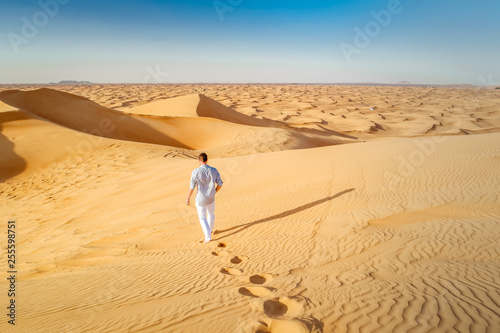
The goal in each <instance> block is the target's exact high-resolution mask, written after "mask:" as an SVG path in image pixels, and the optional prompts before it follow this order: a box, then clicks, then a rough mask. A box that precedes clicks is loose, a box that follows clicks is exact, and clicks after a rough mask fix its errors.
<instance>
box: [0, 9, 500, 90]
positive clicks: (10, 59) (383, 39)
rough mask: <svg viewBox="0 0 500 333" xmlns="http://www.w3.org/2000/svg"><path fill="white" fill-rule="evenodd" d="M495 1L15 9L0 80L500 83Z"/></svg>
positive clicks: (9, 17) (8, 12)
mask: <svg viewBox="0 0 500 333" xmlns="http://www.w3.org/2000/svg"><path fill="white" fill-rule="evenodd" d="M498 9H500V3H498V2H495V1H491V0H490V1H488V0H487V1H483V2H481V3H470V2H467V1H441V2H439V3H435V2H430V1H411V0H402V1H397V0H389V1H367V0H356V1H335V2H332V1H308V2H306V1H275V2H273V3H272V4H269V3H267V2H265V1H261V0H256V1H249V0H216V1H200V0H189V1H182V2H180V1H167V2H164V1H155V0H147V1H141V2H135V1H128V2H118V1H107V2H106V3H101V2H97V1H95V0H91V1H78V0H41V1H27V0H21V1H16V2H15V3H12V4H9V7H8V8H3V12H4V17H5V19H3V20H2V22H0V28H1V30H0V31H1V37H0V40H1V42H0V46H1V48H0V73H1V76H0V83H1V84H47V83H50V82H58V81H61V80H75V81H90V82H93V83H97V84H105V83H111V84H112V83H123V84H133V83H171V84H184V83H185V84H190V83H191V84H210V83H221V84H222V83H226V84H232V83H235V84H236V83H249V84H255V83H262V84H287V83H295V84H335V83H358V84H359V83H380V84H397V83H398V82H401V81H409V82H410V83H411V84H425V85H433V84H440V85H448V84H473V85H492V86H493V85H499V83H498V82H497V81H500V68H499V66H498V63H497V60H496V55H497V54H498V53H499V51H500V45H499V44H498V43H494V42H493V41H494V40H496V32H497V31H499V30H500V23H499V22H498V20H496V13H498Z"/></svg>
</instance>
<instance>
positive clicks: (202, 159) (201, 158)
mask: <svg viewBox="0 0 500 333" xmlns="http://www.w3.org/2000/svg"><path fill="white" fill-rule="evenodd" d="M198 161H200V164H207V162H208V156H207V154H205V153H201V154H200V155H199V156H198Z"/></svg>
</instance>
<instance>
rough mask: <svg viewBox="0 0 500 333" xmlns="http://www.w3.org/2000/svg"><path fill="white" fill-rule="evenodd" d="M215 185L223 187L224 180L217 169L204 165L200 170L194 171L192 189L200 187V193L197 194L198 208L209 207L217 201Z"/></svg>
mask: <svg viewBox="0 0 500 333" xmlns="http://www.w3.org/2000/svg"><path fill="white" fill-rule="evenodd" d="M215 183H217V185H219V186H222V180H221V179H220V174H219V171H217V169H216V168H213V167H211V166H208V165H206V164H202V165H201V166H200V167H199V168H197V169H194V170H193V173H192V174H191V184H190V188H191V189H192V190H194V188H195V187H196V185H198V192H197V193H196V205H197V206H207V205H210V204H211V203H212V202H214V201H215V188H216V186H215Z"/></svg>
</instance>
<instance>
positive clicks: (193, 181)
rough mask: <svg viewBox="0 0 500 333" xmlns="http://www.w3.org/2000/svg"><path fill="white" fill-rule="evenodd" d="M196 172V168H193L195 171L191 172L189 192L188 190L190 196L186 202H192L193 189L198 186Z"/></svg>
mask: <svg viewBox="0 0 500 333" xmlns="http://www.w3.org/2000/svg"><path fill="white" fill-rule="evenodd" d="M195 172H196V169H195V170H193V172H192V173H191V180H190V182H189V192H188V196H187V199H186V204H188V205H189V204H191V195H193V191H194V189H195V187H196V185H197V184H196V177H195Z"/></svg>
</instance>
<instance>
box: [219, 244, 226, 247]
mask: <svg viewBox="0 0 500 333" xmlns="http://www.w3.org/2000/svg"><path fill="white" fill-rule="evenodd" d="M217 247H226V243H219V244H217Z"/></svg>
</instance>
